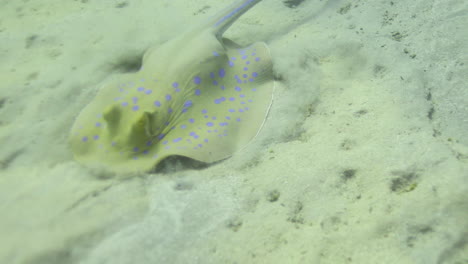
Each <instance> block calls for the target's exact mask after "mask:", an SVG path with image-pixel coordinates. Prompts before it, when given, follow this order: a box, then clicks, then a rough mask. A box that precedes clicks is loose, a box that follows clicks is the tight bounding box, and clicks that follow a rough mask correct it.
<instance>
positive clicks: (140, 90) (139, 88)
mask: <svg viewBox="0 0 468 264" xmlns="http://www.w3.org/2000/svg"><path fill="white" fill-rule="evenodd" d="M144 90H145V88H144V87H138V88H137V91H139V92H143V91H144Z"/></svg>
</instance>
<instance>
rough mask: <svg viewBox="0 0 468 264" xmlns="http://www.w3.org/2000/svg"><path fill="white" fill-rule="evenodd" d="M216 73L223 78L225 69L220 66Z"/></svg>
mask: <svg viewBox="0 0 468 264" xmlns="http://www.w3.org/2000/svg"><path fill="white" fill-rule="evenodd" d="M218 74H219V77H221V78H223V77H224V76H225V75H226V71H225V70H224V69H223V68H221V69H219V72H218Z"/></svg>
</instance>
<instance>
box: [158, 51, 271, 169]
mask: <svg viewBox="0 0 468 264" xmlns="http://www.w3.org/2000/svg"><path fill="white" fill-rule="evenodd" d="M227 56H228V57H229V58H230V60H231V62H233V63H232V64H229V62H227V64H226V65H225V66H222V67H221V68H218V69H215V70H213V69H211V70H210V69H208V70H207V71H208V72H210V71H212V72H216V74H217V77H218V78H214V79H215V80H214V81H213V82H210V81H207V82H206V85H205V86H203V90H201V91H202V92H201V94H200V96H193V97H191V98H190V99H191V101H192V103H193V106H192V107H191V108H190V110H189V111H187V112H186V113H185V114H184V115H185V116H184V118H183V119H179V120H176V121H177V122H178V123H175V125H174V127H176V128H175V129H173V130H171V131H170V132H169V133H168V134H167V136H166V137H165V139H167V140H168V142H170V143H171V144H170V149H168V150H167V152H170V153H171V155H180V156H186V157H189V158H192V159H195V160H199V161H202V162H214V161H217V160H221V159H224V158H226V157H229V156H231V155H232V154H233V153H234V152H236V151H238V150H239V149H241V148H242V147H244V146H245V145H246V144H247V143H248V142H249V141H250V140H252V139H253V138H254V137H255V136H256V135H257V133H258V132H259V130H260V129H261V127H262V126H263V123H264V121H265V118H266V116H267V113H268V111H269V108H270V105H271V102H272V96H273V89H274V80H273V70H272V61H271V57H270V53H269V50H268V48H267V46H266V45H265V43H262V42H259V43H255V44H253V45H251V46H249V47H247V48H243V49H231V50H228V51H227ZM220 76H221V77H220ZM207 77H208V76H207ZM218 79H219V81H218ZM221 80H222V82H221ZM203 91H206V93H203ZM190 120H193V123H191V122H190ZM187 121H189V122H187ZM181 127H182V128H181Z"/></svg>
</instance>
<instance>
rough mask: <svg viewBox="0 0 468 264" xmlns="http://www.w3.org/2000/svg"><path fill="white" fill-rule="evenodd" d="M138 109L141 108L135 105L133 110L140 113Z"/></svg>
mask: <svg viewBox="0 0 468 264" xmlns="http://www.w3.org/2000/svg"><path fill="white" fill-rule="evenodd" d="M138 109H140V107H139V106H138V105H134V106H133V107H132V110H133V111H138Z"/></svg>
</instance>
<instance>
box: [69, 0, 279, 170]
mask: <svg viewBox="0 0 468 264" xmlns="http://www.w3.org/2000/svg"><path fill="white" fill-rule="evenodd" d="M258 2H260V0H256V1H255V0H248V1H245V0H244V1H241V2H238V3H235V4H234V5H232V6H231V7H229V8H227V9H225V10H224V11H222V12H221V13H219V14H218V15H216V16H215V17H214V18H212V19H210V20H209V21H208V22H205V23H202V24H201V25H198V26H195V27H193V28H192V29H191V30H188V31H186V32H185V33H183V34H181V35H179V36H178V37H176V38H174V39H172V40H170V41H168V42H166V43H164V44H162V45H160V46H157V47H153V48H151V49H149V50H148V51H147V52H146V53H145V55H144V58H143V63H142V67H141V69H140V70H139V71H138V72H135V73H129V74H122V75H117V76H115V77H114V78H113V79H112V80H111V81H110V82H108V83H106V84H105V85H104V86H103V87H101V89H100V90H99V91H98V94H97V95H96V97H95V98H94V99H93V100H92V101H91V102H90V103H89V104H88V105H87V106H86V107H85V108H84V109H83V110H82V112H81V113H80V114H79V116H78V117H77V119H76V121H75V123H74V125H73V127H72V130H71V134H70V144H71V149H72V151H73V153H74V156H75V159H76V160H77V161H79V162H80V163H83V164H85V165H88V166H95V165H97V166H104V167H106V168H108V169H109V170H111V171H115V172H137V171H149V170H151V169H152V168H154V167H155V166H156V165H157V164H158V163H159V162H160V161H161V160H163V159H164V158H167V157H169V156H173V155H179V156H185V157H189V158H191V159H195V160H198V161H202V162H207V163H210V162H214V161H218V160H221V159H224V158H227V157H229V156H230V155H232V154H233V153H234V152H235V151H237V150H239V149H240V148H242V147H243V146H245V145H246V144H247V143H248V142H249V141H250V140H252V138H254V137H255V136H256V134H257V133H258V131H259V130H260V128H261V127H262V125H263V122H264V120H265V117H266V115H267V113H268V110H269V107H270V105H271V101H272V93H273V88H274V82H273V74H272V63H271V59H270V55H269V51H268V48H267V46H266V45H265V44H264V43H261V42H260V43H254V44H252V45H250V46H248V47H242V48H238V47H236V45H234V43H233V42H232V41H229V40H226V39H223V38H222V35H223V33H224V31H225V30H226V29H227V28H228V27H229V26H230V25H231V24H232V23H233V22H234V21H235V20H236V19H237V18H239V17H240V16H241V15H242V14H243V13H245V12H246V11H247V10H248V9H250V8H251V7H253V6H254V5H255V4H257V3H258Z"/></svg>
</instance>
